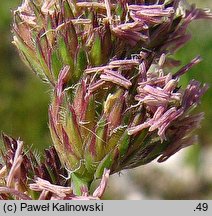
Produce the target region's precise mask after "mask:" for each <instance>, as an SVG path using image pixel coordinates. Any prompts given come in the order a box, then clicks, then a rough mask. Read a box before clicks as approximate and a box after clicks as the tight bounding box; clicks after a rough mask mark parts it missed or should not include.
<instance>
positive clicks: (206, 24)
mask: <svg viewBox="0 0 212 216" xmlns="http://www.w3.org/2000/svg"><path fill="white" fill-rule="evenodd" d="M20 2H21V0H1V3H0V4H1V5H0V131H3V132H5V133H7V134H9V135H12V136H13V137H21V139H22V140H24V141H25V143H26V144H28V145H29V146H30V145H31V144H33V147H34V148H35V149H37V148H39V149H43V148H45V147H47V146H48V145H50V143H51V142H50V139H49V131H48V125H47V122H48V116H47V109H48V103H49V98H48V97H49V94H48V88H47V86H46V85H45V84H43V83H41V82H40V80H39V79H38V78H36V77H35V76H34V74H32V73H30V72H29V69H28V68H26V67H25V66H24V65H23V63H22V62H21V60H20V58H19V56H18V53H17V51H16V49H15V48H14V46H13V45H12V44H11V41H12V38H11V33H10V31H11V23H12V13H11V9H13V8H17V6H18V5H20ZM189 2H195V0H190V1H189ZM196 3H197V5H198V6H201V7H206V6H207V7H210V8H212V2H211V0H210V1H196ZM190 32H191V34H192V40H191V41H190V42H189V43H188V44H187V45H186V46H185V47H184V48H183V49H181V50H179V52H178V53H177V57H178V59H180V60H182V59H183V61H182V64H186V63H187V62H188V61H189V60H191V59H192V58H193V57H195V56H196V54H200V55H201V56H202V57H203V62H202V63H200V64H199V65H197V66H195V67H194V68H192V70H191V72H189V73H187V74H186V75H184V77H183V79H184V82H185V83H187V82H188V80H190V79H191V77H192V78H195V79H197V80H200V81H201V82H207V83H208V84H209V85H210V88H209V90H208V91H207V93H206V94H205V96H204V97H203V100H202V103H201V106H200V107H199V109H200V110H201V111H204V112H205V120H204V121H203V122H202V128H201V129H200V130H199V132H198V134H199V144H200V145H194V146H192V147H190V149H189V151H187V152H186V153H187V155H186V157H185V158H186V161H185V166H190V167H192V168H195V170H196V171H195V172H196V175H197V176H198V175H199V173H201V168H202V165H201V163H202V159H203V158H204V157H206V155H205V154H204V152H205V149H208V148H211V146H212V133H211V128H212V127H211V126H212V123H211V122H212V109H211V104H212V68H211V65H212V61H211V59H212V22H211V21H196V22H195V23H193V24H192V25H191V27H190ZM184 82H182V85H183V84H184ZM174 157H175V156H174ZM139 169H140V170H141V169H142V168H139ZM139 169H138V172H137V174H134V176H132V178H131V180H130V181H132V179H133V185H135V187H136V190H139V189H140V188H139V187H137V186H136V183H137V182H138V184H137V185H141V187H143V188H142V191H144V192H145V193H146V194H147V195H148V194H149V197H147V198H154V197H155V198H158V196H160V198H164V199H166V198H167V199H183V198H184V199H189V198H196V199H198V198H201V199H207V198H210V197H209V194H212V192H210V191H212V186H211V185H210V184H208V182H207V181H204V180H201V179H200V178H197V184H199V187H196V189H195V195H194V196H193V197H192V196H191V195H190V194H189V193H191V194H192V191H190V190H189V191H188V192H186V191H187V190H186V189H182V188H183V187H185V188H187V189H188V185H190V183H187V184H185V185H183V186H182V185H180V181H179V182H178V183H177V182H175V183H173V184H171V183H170V181H169V184H168V185H166V186H167V189H166V190H165V189H164V188H165V186H164V185H162V184H161V185H160V186H158V185H156V182H155V181H154V180H155V179H156V178H157V179H158V176H163V177H164V179H165V178H167V179H168V178H169V177H167V175H166V173H165V171H164V172H163V173H162V174H163V175H161V172H160V171H158V172H159V174H158V175H157V171H155V170H154V169H152V170H151V171H152V180H151V179H149V178H148V180H147V176H151V171H148V173H147V174H146V176H141V174H139ZM162 169H163V167H162ZM208 169H210V167H208ZM206 170H207V167H206ZM153 172H154V174H153ZM122 178H123V177H122ZM145 179H146V181H144V180H145ZM160 179H162V177H161V178H160ZM160 179H159V180H160ZM164 179H163V180H161V182H163V184H166V181H165V180H164ZM142 181H143V183H142ZM193 181H194V182H195V179H193ZM118 182H119V180H118ZM158 182H159V181H158ZM161 182H159V183H161ZM141 183H142V184H141ZM123 184H124V183H123ZM177 184H178V188H181V190H180V191H182V192H183V191H184V193H183V194H182V193H181V194H179V193H180V192H179V193H178V194H177V195H176V194H174V192H173V191H174V190H175V188H176V185H177ZM170 185H172V186H173V188H174V189H173V188H172V190H171V189H170V188H168V186H170ZM125 186H127V185H123V186H122V190H123V191H124V193H126V191H125ZM170 187H171V186H170ZM194 187H195V184H194ZM111 188H113V187H112V186H111ZM126 188H127V187H126ZM158 188H159V189H158ZM160 188H161V192H158V191H157V190H160ZM162 188H163V189H162ZM193 189H194V188H193ZM152 191H153V192H152ZM164 191H165V192H164ZM175 191H177V190H175ZM178 191H179V190H178ZM193 191H194V190H193ZM206 191H207V193H206ZM118 192H120V191H117V193H118ZM157 192H158V194H159V195H158V194H157ZM152 193H155V194H156V195H155V196H154V195H152ZM120 195H121V193H120ZM108 196H110V195H108ZM109 198H110V199H112V198H119V199H120V198H121V197H120V196H117V197H115V196H114V195H111V197H109ZM144 198H145V197H144Z"/></svg>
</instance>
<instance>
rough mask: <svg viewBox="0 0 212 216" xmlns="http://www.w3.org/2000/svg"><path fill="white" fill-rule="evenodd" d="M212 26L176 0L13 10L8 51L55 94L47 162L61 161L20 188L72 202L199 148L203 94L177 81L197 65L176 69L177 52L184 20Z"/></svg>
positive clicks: (61, 0) (31, 5)
mask: <svg viewBox="0 0 212 216" xmlns="http://www.w3.org/2000/svg"><path fill="white" fill-rule="evenodd" d="M210 18H212V14H211V13H210V11H209V10H204V9H198V8H196V7H195V5H189V4H188V3H185V1H181V0H169V1H167V0H159V1H158V0H157V1H156V0H140V1H131V0H130V1H123V0H119V1H112V0H104V1H103V0H99V1H71V0H53V1H49V0H31V1H30V0H25V1H23V3H22V5H21V6H20V7H19V8H18V9H17V10H16V11H15V12H14V25H13V35H14V40H13V43H14V44H15V46H16V47H17V48H18V50H19V53H20V55H21V57H22V59H23V61H24V62H25V63H26V64H27V65H28V66H29V67H30V68H31V69H32V70H33V71H34V72H35V73H36V74H37V75H39V76H40V77H41V78H42V79H43V80H44V81H45V82H47V83H49V84H50V88H51V89H52V97H51V104H50V106H49V128H50V132H51V137H52V140H53V145H54V148H53V149H50V150H47V153H46V154H47V157H46V160H50V159H52V157H53V158H54V157H57V160H56V161H55V162H58V163H59V166H57V167H54V169H53V168H52V167H51V165H50V164H49V165H48V166H50V167H49V168H50V171H52V169H53V171H54V172H56V173H55V174H53V175H50V176H51V178H49V177H48V176H45V175H46V174H45V173H46V171H45V170H46V169H44V170H42V173H43V174H36V173H34V174H35V176H37V177H39V178H37V179H35V176H33V175H32V177H31V179H32V181H33V180H35V183H30V184H29V185H30V186H29V188H30V189H29V188H27V186H26V185H27V184H28V183H27V184H25V189H26V190H27V189H28V190H30V191H31V190H33V191H42V193H41V194H40V196H41V197H42V196H45V198H47V195H45V194H46V193H47V192H48V194H51V198H52V197H56V198H58V197H60V196H62V197H63V198H69V196H71V195H70V194H71V192H70V191H72V189H73V194H75V195H77V196H78V197H81V196H82V195H83V194H84V195H85V194H87V193H88V191H89V188H90V185H91V183H92V182H93V181H94V180H95V179H99V178H101V177H102V176H103V180H102V183H101V185H104V187H105V185H106V184H105V183H106V180H107V178H108V175H109V171H108V170H110V174H113V173H116V172H120V171H121V170H123V169H130V168H134V167H137V166H140V165H144V164H147V163H149V162H151V161H152V160H154V159H156V158H158V161H159V162H163V161H165V160H167V159H168V158H169V157H170V156H172V155H173V154H175V153H176V152H177V151H179V150H180V149H182V148H184V147H187V146H189V145H192V144H193V143H195V142H196V136H195V135H194V133H193V132H194V131H195V129H196V128H198V127H199V126H200V122H201V120H202V119H203V114H202V113H200V114H193V113H192V111H193V108H195V107H196V106H197V105H198V104H199V103H200V99H201V97H202V95H203V94H204V93H205V91H206V90H207V88H208V87H207V85H205V84H203V85H202V84H200V83H199V82H198V81H196V80H191V81H190V82H189V84H188V86H187V87H186V88H185V89H183V88H182V87H181V85H180V79H181V76H182V75H183V74H184V73H186V72H187V71H189V69H190V68H191V67H193V66H194V65H196V64H197V63H199V62H200V60H201V58H200V57H199V56H197V57H195V58H194V59H193V60H191V61H190V63H188V64H187V65H186V66H183V67H181V68H180V69H179V67H178V66H179V65H180V62H179V61H177V60H175V59H174V53H175V52H176V51H177V50H178V49H179V48H181V47H182V46H183V45H184V44H185V43H186V42H187V41H188V40H189V39H190V37H191V36H190V34H189V33H188V31H187V28H188V25H189V23H190V22H192V21H193V20H196V19H210ZM14 142H15V141H14ZM16 142H18V143H19V141H16ZM16 151H18V150H16ZM52 151H53V152H54V153H52V154H51V153H50V152H52ZM17 154H18V153H17ZM10 158H11V157H10ZM55 162H54V163H53V164H55ZM7 163H8V162H7ZM13 163H15V164H16V162H15V161H13ZM19 163H21V161H19ZM14 166H15V165H14ZM34 166H35V165H32V169H35V168H33V167H34ZM37 166H40V165H39V163H37V164H36V166H35V167H37ZM35 170H37V168H36V169H35ZM61 172H66V174H68V176H69V178H68V179H67V182H68V183H67V185H69V186H70V187H71V189H70V190H69V188H66V189H67V190H68V192H67V193H68V195H67V194H66V191H67V190H66V189H65V188H60V187H61V186H62V187H64V186H67V185H66V184H65V185H64V182H63V181H62V182H61V181H60V180H58V181H56V182H55V179H54V178H55V177H56V179H57V178H59V179H60V177H59V176H61V175H64V174H61ZM23 173H26V176H28V173H27V172H23ZM52 177H53V178H52ZM12 179H14V178H12ZM47 181H48V182H47ZM19 184H20V182H19ZM51 184H57V185H58V186H51V187H50V185H51ZM101 185H100V189H101V190H102V191H101V192H99V194H102V193H103V188H104V187H103V186H101ZM10 186H11V184H9V185H7V187H9V188H10V190H11V187H10ZM50 188H52V189H51V190H50ZM17 190H19V189H17ZM22 191H24V189H22ZM55 191H58V193H59V194H57V193H55ZM10 192H11V193H12V191H10ZM30 193H31V192H30ZM94 194H95V193H94ZM15 195H16V194H15ZM28 196H29V197H31V195H30V194H29V195H28ZM95 197H100V195H98V196H96V195H95ZM31 198H33V197H31Z"/></svg>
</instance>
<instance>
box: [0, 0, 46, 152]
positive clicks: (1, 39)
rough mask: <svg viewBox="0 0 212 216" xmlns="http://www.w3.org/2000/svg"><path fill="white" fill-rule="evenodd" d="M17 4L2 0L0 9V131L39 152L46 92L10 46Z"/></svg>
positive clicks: (17, 0)
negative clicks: (20, 140) (13, 15)
mask: <svg viewBox="0 0 212 216" xmlns="http://www.w3.org/2000/svg"><path fill="white" fill-rule="evenodd" d="M20 2H21V1H20V0H12V1H11V0H10V1H6V0H3V1H1V6H0V122H1V123H0V131H1V132H2V131H3V132H5V133H7V134H10V135H12V136H14V137H17V138H18V137H20V138H21V139H22V140H24V141H25V143H27V144H28V145H29V146H31V145H32V144H33V148H36V149H37V148H39V149H43V148H44V147H46V146H48V145H49V144H50V141H49V132H48V125H47V122H48V114H47V110H48V101H49V99H48V96H49V95H48V89H47V86H45V84H43V83H41V82H40V80H39V79H38V78H37V77H36V76H34V74H32V73H30V72H29V69H28V68H26V67H25V66H24V64H23V63H22V62H21V60H20V58H19V56H18V52H17V50H16V49H15V47H14V46H13V45H12V44H11V41H12V36H11V25H12V9H14V8H17V6H18V5H19V4H20Z"/></svg>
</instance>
